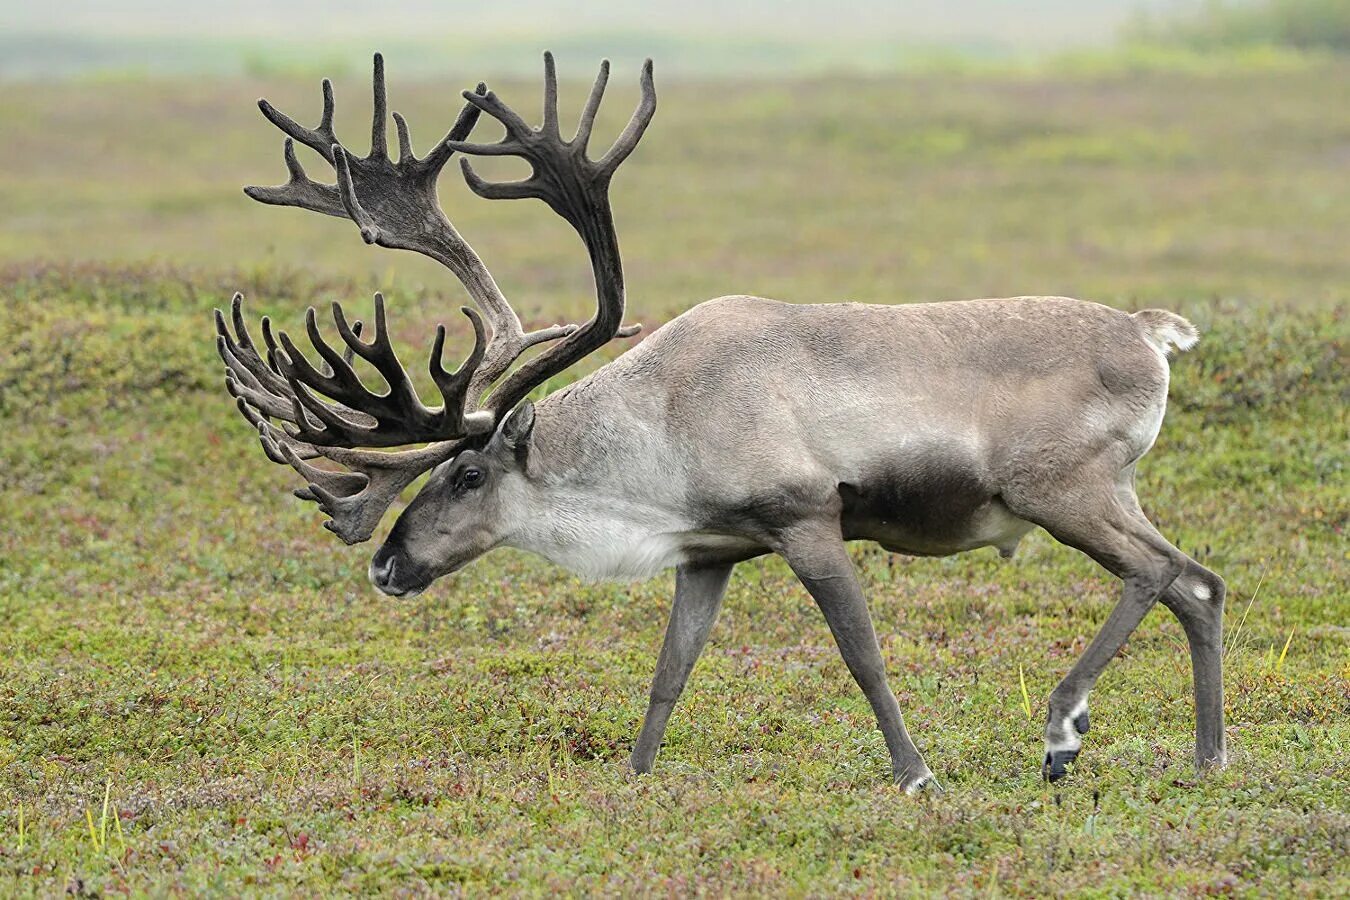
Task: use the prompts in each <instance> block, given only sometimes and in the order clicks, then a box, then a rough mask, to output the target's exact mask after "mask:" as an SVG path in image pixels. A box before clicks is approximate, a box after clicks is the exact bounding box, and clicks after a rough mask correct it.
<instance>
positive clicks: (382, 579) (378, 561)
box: [369, 547, 398, 594]
mask: <svg viewBox="0 0 1350 900" xmlns="http://www.w3.org/2000/svg"><path fill="white" fill-rule="evenodd" d="M397 566H398V559H397V556H396V554H395V553H393V552H392V551H391V550H390V549H389V548H388V547H381V548H380V549H379V550H378V551H376V553H375V556H374V558H372V559H371V561H370V573H369V574H370V583H371V584H373V585H375V587H377V588H379V589H380V590H381V591H382V592H384V593H386V594H394V593H397V591H396V590H395V589H394V588H393V583H394V570H395V569H396V568H397Z"/></svg>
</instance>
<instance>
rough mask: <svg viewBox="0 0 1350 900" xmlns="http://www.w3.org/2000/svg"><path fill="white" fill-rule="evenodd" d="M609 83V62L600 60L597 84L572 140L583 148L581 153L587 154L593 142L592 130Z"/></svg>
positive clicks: (587, 100) (584, 107)
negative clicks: (587, 149) (588, 147)
mask: <svg viewBox="0 0 1350 900" xmlns="http://www.w3.org/2000/svg"><path fill="white" fill-rule="evenodd" d="M608 83H609V60H607V59H602V60H600V71H599V72H598V73H597V74H596V76H595V84H593V85H592V86H591V95H590V96H589V97H587V98H586V105H585V106H583V107H582V109H581V119H580V121H578V122H577V133H576V136H575V137H573V138H572V143H573V144H576V145H578V146H579V147H580V148H581V152H582V153H585V152H586V147H587V146H588V145H589V144H590V141H591V129H592V128H593V127H595V116H596V113H598V112H599V111H600V101H601V100H602V99H604V96H605V85H606V84H608Z"/></svg>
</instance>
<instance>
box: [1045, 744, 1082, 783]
mask: <svg viewBox="0 0 1350 900" xmlns="http://www.w3.org/2000/svg"><path fill="white" fill-rule="evenodd" d="M1077 758H1078V751H1077V750H1053V751H1051V752H1049V753H1047V754H1045V762H1043V763H1042V764H1041V777H1042V778H1044V779H1045V780H1046V781H1049V782H1056V781H1059V780H1060V779H1061V778H1063V777H1064V776H1065V775H1067V774H1069V771H1068V768H1067V767H1068V765H1069V763H1071V762H1073V761H1074V760H1075V759H1077Z"/></svg>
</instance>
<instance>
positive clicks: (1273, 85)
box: [0, 0, 1350, 310]
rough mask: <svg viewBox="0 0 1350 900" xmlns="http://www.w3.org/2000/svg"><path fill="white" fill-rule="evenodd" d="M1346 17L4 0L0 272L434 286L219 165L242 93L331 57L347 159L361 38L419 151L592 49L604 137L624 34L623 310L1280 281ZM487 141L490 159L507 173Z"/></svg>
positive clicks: (308, 71)
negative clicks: (272, 277)
mask: <svg viewBox="0 0 1350 900" xmlns="http://www.w3.org/2000/svg"><path fill="white" fill-rule="evenodd" d="M1347 10H1350V4H1345V3H1342V2H1334V0H1252V2H1243V3H1237V2H1234V3H1216V2H1205V3H1198V2H1193V0H1097V2H1093V3H1080V2H1071V0H1039V2H1029V3H1004V2H999V0H961V2H938V0H918V2H909V3H894V2H880V0H875V2H874V0H852V2H849V0H844V2H839V3H830V4H819V3H812V2H788V3H757V2H751V3H734V2H731V3H728V2H705V0H694V2H689V3H683V4H680V5H679V7H678V11H676V10H675V8H674V7H671V8H670V9H667V10H664V11H663V10H662V9H658V8H656V7H655V6H653V5H650V4H648V5H635V4H627V3H620V2H615V0H602V2H594V3H589V4H584V5H583V6H581V7H579V8H575V9H571V8H569V9H562V8H560V7H559V6H558V5H556V4H547V3H542V2H515V3H492V4H485V5H480V6H470V5H468V4H444V3H434V2H429V0H414V2H406V3H399V4H396V5H395V4H381V3H367V2H332V3H329V2H325V3H320V2H308V0H306V2H298V3H290V4H281V5H280V8H278V5H276V4H271V3H265V2H262V0H247V2H241V3H231V4H209V3H183V2H171V0H136V2H128V3H118V4H111V5H110V4H94V3H51V4H19V3H13V2H10V3H6V4H4V6H3V11H0V79H2V80H3V83H4V90H3V92H2V93H0V120H2V121H3V123H4V139H3V142H0V205H3V208H4V209H5V212H6V214H5V216H4V217H3V218H2V219H0V263H15V262H22V261H32V260H43V259H45V260H66V261H72V260H80V261H97V262H117V263H127V262H132V261H136V262H156V263H162V264H165V265H171V266H175V267H179V268H182V267H197V268H200V267H207V268H211V269H216V270H219V269H224V268H243V269H249V268H256V267H258V266H265V267H269V268H280V269H285V268H293V267H295V268H304V269H309V270H314V271H321V272H324V273H326V274H328V275H339V274H345V275H358V274H359V275H369V274H371V273H375V274H376V275H378V276H380V277H381V278H398V277H403V276H407V277H410V278H411V279H412V280H413V282H415V283H422V282H427V281H441V280H442V279H440V276H439V274H438V273H436V270H435V266H434V265H432V264H429V263H425V262H424V261H423V260H420V259H413V258H411V257H409V258H399V257H398V256H397V255H392V254H390V253H387V252H383V251H379V250H375V249H371V248H365V247H363V246H362V245H361V244H360V243H359V242H358V241H357V239H356V235H355V232H354V230H353V229H351V228H344V227H343V226H342V225H341V223H338V222H331V221H324V220H322V218H321V217H316V216H314V215H312V214H308V213H302V212H298V211H295V210H277V209H267V208H263V207H261V206H258V205H256V204H253V203H251V202H250V201H248V200H247V199H246V198H244V196H243V195H242V193H241V192H240V190H239V188H240V187H241V186H242V185H244V184H252V183H260V184H267V183H275V182H279V181H282V180H284V177H283V176H284V168H283V167H282V164H281V159H280V155H281V154H280V148H281V135H280V134H279V133H278V132H276V130H275V129H273V128H272V126H271V125H269V124H268V123H267V122H266V121H265V120H264V119H263V118H262V117H261V115H259V113H258V111H257V109H256V108H255V107H254V104H253V101H254V99H255V98H257V97H259V96H264V95H265V96H267V97H268V98H270V99H271V100H272V101H273V102H274V103H275V104H276V105H277V106H278V107H279V108H281V109H282V110H285V111H287V112H288V113H290V114H291V115H293V116H294V117H296V118H297V119H299V120H301V121H302V122H306V123H309V122H313V121H316V120H317V116H318V112H319V88H318V81H319V79H320V78H321V77H322V76H329V77H332V78H333V79H334V80H335V83H336V88H337V98H338V119H337V121H338V127H339V135H340V136H341V137H343V138H344V140H346V141H347V142H348V143H350V144H352V145H353V146H354V147H355V148H356V149H358V150H360V151H361V152H364V148H365V145H364V143H363V140H364V138H363V137H361V135H363V134H364V133H365V132H366V130H367V129H368V125H367V121H368V116H369V108H370V107H369V104H370V99H369V65H370V63H369V60H370V55H371V53H372V51H374V50H382V51H383V52H384V53H385V56H386V59H387V60H388V64H389V80H390V96H391V101H390V102H391V107H392V108H393V109H398V110H401V111H402V112H403V113H404V114H405V115H406V116H407V118H408V119H409V121H410V123H411V127H412V130H413V136H414V142H415V144H418V145H419V146H421V147H422V148H423V149H425V148H426V147H427V146H429V144H430V142H431V141H433V140H434V139H435V138H437V137H439V135H440V134H442V133H443V131H444V129H445V128H446V127H447V125H448V123H449V122H450V121H452V120H453V117H454V114H455V113H456V111H457V109H458V106H459V99H458V92H459V91H460V90H461V89H463V88H464V87H467V86H471V85H472V84H473V83H474V82H475V81H477V80H479V79H485V80H487V81H489V82H491V84H492V85H493V87H494V88H495V89H497V90H498V91H499V92H500V93H501V94H502V95H503V96H504V97H505V98H506V99H507V101H508V102H511V103H513V104H514V105H515V106H516V107H517V108H519V109H521V110H522V111H525V112H526V113H527V115H528V114H529V112H530V111H532V110H537V103H538V99H537V98H538V79H539V68H540V62H539V56H540V52H541V51H542V50H543V49H545V48H550V49H552V50H554V52H555V54H556V55H557V57H558V60H559V66H560V71H561V76H562V77H563V78H564V79H565V80H570V81H571V82H572V84H570V85H569V89H567V90H565V91H564V104H565V106H566V104H567V103H571V104H572V106H571V108H572V110H573V111H575V110H576V108H577V106H578V104H579V102H580V100H581V99H582V98H583V97H584V93H585V90H586V84H588V83H589V80H590V78H591V77H592V76H593V73H594V70H595V66H596V64H597V62H598V60H599V59H600V58H601V57H604V56H608V57H611V58H612V59H613V60H614V63H615V69H614V72H615V74H614V77H613V79H612V81H611V84H612V85H613V90H612V92H611V96H610V99H609V101H608V102H607V103H606V105H605V110H604V111H605V118H604V120H603V121H602V127H609V128H612V129H617V128H619V127H621V126H622V123H623V122H624V121H625V119H626V117H627V115H628V113H629V108H627V107H628V104H629V103H630V102H631V101H632V99H633V95H634V91H633V89H634V86H635V81H636V74H637V70H638V67H639V65H640V62H641V59H642V58H643V57H645V56H651V57H654V58H655V60H656V73H657V83H658V88H659V91H660V96H661V112H660V114H659V116H658V118H657V120H656V123H655V125H654V126H653V130H652V132H651V134H650V136H649V138H648V139H647V141H646V142H645V143H644V146H643V148H642V152H641V153H639V154H638V155H637V156H636V157H635V158H634V160H633V161H632V162H630V163H629V165H628V166H627V167H626V169H625V171H624V173H623V175H621V176H620V178H619V180H618V185H617V187H616V192H617V201H616V209H617V214H618V217H619V221H620V226H621V237H622V240H623V244H624V248H625V251H626V255H627V263H628V266H629V268H630V270H631V274H632V276H633V277H632V278H630V281H631V283H632V288H631V292H632V294H633V301H634V302H635V303H637V304H639V306H641V304H643V303H644V302H646V298H654V299H655V302H656V305H657V308H659V309H661V310H664V309H665V308H666V305H667V304H668V303H670V302H676V301H678V302H682V303H688V302H692V301H695V300H698V299H704V298H706V297H708V296H714V295H717V294H720V293H727V292H737V291H739V292H754V293H764V294H771V295H775V296H783V297H785V298H787V299H799V300H806V299H821V300H828V299H840V298H844V297H852V298H857V299H866V300H901V299H906V300H912V299H936V298H939V297H960V296H970V295H976V294H989V293H1001V294H1007V293H1014V294H1015V293H1075V294H1086V295H1090V296H1095V297H1102V298H1111V297H1114V296H1119V295H1121V294H1122V293H1129V294H1136V295H1139V296H1140V297H1143V298H1154V297H1157V298H1164V297H1172V296H1176V295H1177V294H1178V292H1181V293H1187V294H1221V295H1228V294H1234V293H1243V292H1260V293H1262V294H1263V295H1264V296H1267V297H1269V296H1272V295H1274V296H1281V297H1282V296H1299V297H1304V298H1307V297H1308V296H1309V295H1310V294H1313V295H1315V294H1318V293H1319V292H1324V291H1325V290H1326V289H1327V286H1328V285H1329V284H1331V283H1334V282H1335V281H1336V279H1335V278H1330V279H1329V278H1328V277H1327V276H1328V275H1329V274H1334V275H1337V276H1340V277H1341V280H1342V281H1343V280H1344V275H1345V272H1346V268H1345V265H1346V262H1345V260H1346V254H1345V253H1344V252H1343V251H1344V244H1345V241H1344V236H1345V233H1346V224H1347V221H1350V213H1347V210H1348V209H1350V202H1347V200H1350V187H1347V180H1346V179H1345V178H1343V177H1340V173H1342V172H1343V171H1344V167H1345V166H1346V164H1347V163H1346V160H1347V154H1350V149H1347V136H1346V135H1347V129H1350V124H1348V123H1350V113H1347V106H1350V104H1347V103H1346V102H1345V100H1346V94H1345V85H1346V74H1347V71H1350V69H1347V66H1346V64H1345V63H1343V62H1341V61H1340V60H1341V54H1342V53H1343V52H1345V51H1346V50H1347V46H1350V12H1347ZM535 114H536V115H537V112H536V113H535ZM482 127H483V129H484V131H483V132H482V133H484V134H488V133H489V132H488V130H487V129H488V128H489V126H487V125H484V126H482ZM303 152H304V151H302V153H303ZM302 161H303V160H302ZM311 162H317V160H316V159H314V160H311ZM502 165H503V166H504V167H505V168H503V169H501V170H492V169H490V171H493V172H494V173H496V174H508V173H509V172H510V171H512V170H511V169H510V165H511V164H510V163H503V164H502ZM452 170H453V167H452ZM442 191H443V194H444V198H443V199H444V201H445V205H446V207H447V210H448V211H449V214H450V216H451V218H452V219H453V220H454V221H456V222H457V223H458V224H459V225H461V226H462V230H463V231H464V233H465V234H466V235H467V236H468V237H469V239H470V240H471V241H474V242H475V243H476V244H477V245H478V247H479V250H480V252H482V253H483V254H484V255H485V257H486V258H487V259H488V260H489V264H492V262H493V261H494V260H501V261H502V264H500V265H498V267H497V268H498V270H499V271H497V275H498V277H499V278H500V279H504V280H505V281H506V283H507V284H508V285H509V286H511V287H513V288H515V290H514V292H513V293H512V296H515V297H517V298H518V299H520V300H521V301H522V302H532V301H535V300H540V301H543V300H547V301H548V302H550V303H556V302H559V301H561V302H562V303H563V305H564V306H568V307H570V306H571V304H572V303H573V302H574V301H575V302H582V301H584V299H585V295H586V293H587V292H588V290H589V285H588V283H587V279H588V277H589V273H588V271H587V270H586V267H585V266H584V265H583V264H582V260H581V256H580V254H579V253H578V252H577V251H578V248H576V247H573V246H572V245H571V244H570V243H569V242H568V241H567V234H566V231H565V228H564V226H562V225H561V224H560V223H559V222H557V221H554V219H553V217H552V216H550V215H548V214H547V213H545V212H544V211H543V210H542V209H534V208H532V207H529V206H527V205H522V204H505V203H495V204H489V203H483V202H480V201H477V200H476V199H475V198H472V197H471V196H469V195H468V194H467V192H466V191H464V189H463V187H462V185H461V184H459V178H458V175H457V173H453V171H452V175H451V177H448V178H445V179H443V182H442ZM506 260H509V261H510V262H509V264H506V262H505V261H506ZM672 260H680V261H681V262H682V264H681V265H671V261H672ZM372 286H374V285H372ZM385 286H389V285H388V284H385ZM451 289H452V290H453V287H451ZM578 294H580V297H578V296H577V295H578ZM526 295H528V297H527V296H526Z"/></svg>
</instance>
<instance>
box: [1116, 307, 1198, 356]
mask: <svg viewBox="0 0 1350 900" xmlns="http://www.w3.org/2000/svg"><path fill="white" fill-rule="evenodd" d="M1130 318H1132V319H1134V320H1135V321H1136V322H1138V323H1139V327H1140V328H1142V329H1143V330H1144V339H1145V340H1147V341H1148V342H1149V343H1150V344H1152V345H1153V346H1154V347H1155V348H1157V350H1158V352H1159V353H1161V354H1162V355H1163V356H1168V357H1170V356H1171V355H1172V348H1173V347H1175V348H1176V350H1177V352H1178V353H1185V352H1186V351H1187V350H1189V349H1191V348H1192V347H1194V346H1195V345H1196V344H1198V343H1199V342H1200V332H1199V330H1198V329H1196V327H1195V326H1194V325H1192V324H1191V323H1190V322H1188V321H1187V320H1186V319H1184V318H1182V317H1181V316H1179V315H1177V314H1176V313H1174V312H1168V311H1167V310H1165V309H1144V310H1140V311H1139V312H1137V313H1135V314H1134V315H1132V316H1131V317H1130Z"/></svg>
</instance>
